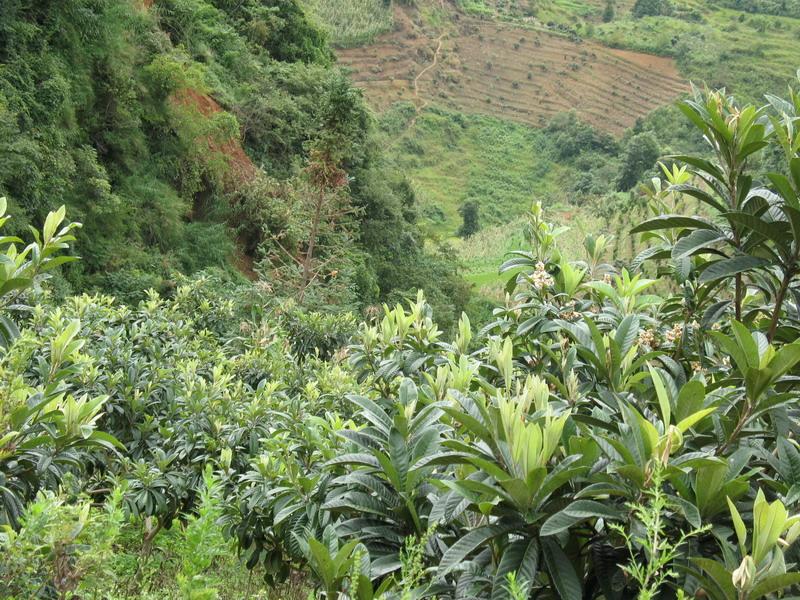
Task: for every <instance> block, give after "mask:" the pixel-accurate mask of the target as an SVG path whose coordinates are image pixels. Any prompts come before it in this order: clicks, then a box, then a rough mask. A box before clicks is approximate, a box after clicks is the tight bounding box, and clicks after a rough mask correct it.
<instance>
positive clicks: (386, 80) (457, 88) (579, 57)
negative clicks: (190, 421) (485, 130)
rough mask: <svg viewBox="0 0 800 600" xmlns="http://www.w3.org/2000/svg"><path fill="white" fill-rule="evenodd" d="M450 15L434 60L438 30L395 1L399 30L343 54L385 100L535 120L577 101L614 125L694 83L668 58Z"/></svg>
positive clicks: (589, 115)
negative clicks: (421, 22) (423, 24)
mask: <svg viewBox="0 0 800 600" xmlns="http://www.w3.org/2000/svg"><path fill="white" fill-rule="evenodd" d="M451 16H452V21H451V26H450V27H448V28H447V30H446V31H447V32H446V34H445V35H444V37H443V38H442V45H441V50H440V52H439V55H438V57H437V60H436V64H435V65H434V66H432V65H433V60H434V51H435V49H436V48H437V46H438V39H437V38H438V36H439V35H440V34H439V33H438V32H437V33H434V32H431V31H427V30H425V29H424V28H422V27H420V26H419V24H418V23H415V21H414V20H413V15H410V14H409V13H408V12H407V9H404V8H397V9H396V14H395V23H396V26H395V27H396V28H395V31H393V32H391V33H388V34H385V35H383V36H380V37H379V38H378V39H377V40H376V43H374V44H372V45H368V46H365V47H361V48H352V49H347V50H343V51H341V52H340V54H339V58H340V62H341V63H342V64H343V65H344V66H345V67H347V68H348V69H350V70H351V73H352V77H353V79H354V81H355V82H356V83H357V84H358V85H359V86H360V87H362V88H364V89H365V91H366V94H367V96H368V98H369V99H370V101H371V102H372V104H373V105H374V106H376V108H378V109H383V108H386V107H387V106H389V105H391V104H392V103H393V102H396V101H397V100H412V101H414V102H416V103H417V105H418V106H423V105H426V104H427V103H429V102H434V103H437V104H440V105H443V106H447V107H449V108H453V109H456V110H460V111H464V112H472V113H486V114H491V115H495V116H500V117H503V118H509V119H513V120H517V121H522V122H525V123H528V124H532V125H541V124H543V123H544V122H546V120H547V119H548V118H550V117H551V116H552V115H554V114H557V113H559V112H563V111H567V110H575V111H576V112H577V114H578V115H579V116H580V117H581V118H582V119H584V120H585V121H587V122H589V123H591V124H592V125H594V126H596V127H598V128H599V129H602V130H604V131H608V132H610V133H614V134H619V133H621V132H622V131H623V130H625V129H626V128H628V127H630V126H632V125H633V124H634V123H635V122H636V119H637V118H639V117H641V116H644V115H646V114H647V113H648V112H650V111H652V110H653V109H655V108H657V107H659V106H661V105H663V104H666V103H669V102H670V101H672V100H673V99H674V98H675V97H676V95H677V94H680V93H681V92H682V91H683V90H685V89H687V84H686V82H685V81H683V80H682V79H681V78H680V76H679V74H678V72H677V70H676V68H675V65H674V63H673V62H672V61H671V60H670V59H667V58H662V57H656V56H650V55H645V54H639V53H635V52H628V51H621V50H613V49H610V48H606V47H604V46H601V45H599V44H596V43H593V42H587V41H582V40H577V39H570V38H568V37H566V36H564V35H560V34H557V33H552V32H548V31H543V30H538V29H530V28H525V27H521V26H518V25H514V24H511V23H499V22H492V21H484V20H480V19H474V18H471V17H466V16H464V15H457V14H453V15H451ZM423 71H424V72H423ZM421 73H422V75H421V76H420V74H421ZM417 78H418V84H417V90H415V89H414V85H413V82H414V80H415V79H417Z"/></svg>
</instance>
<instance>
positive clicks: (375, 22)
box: [303, 0, 394, 47]
mask: <svg viewBox="0 0 800 600" xmlns="http://www.w3.org/2000/svg"><path fill="white" fill-rule="evenodd" d="M303 4H304V6H305V7H306V9H307V10H308V11H309V13H310V14H311V15H312V16H313V18H314V19H315V20H316V21H317V22H318V23H319V24H320V25H321V26H322V27H323V28H324V29H325V31H327V32H328V35H329V36H330V39H331V42H332V43H333V44H334V45H336V46H342V47H348V46H358V45H360V44H366V43H369V42H371V41H372V40H373V39H374V38H375V36H377V35H379V34H381V33H383V32H385V31H389V30H390V29H391V28H392V25H393V24H394V19H393V17H392V8H391V5H387V4H386V3H385V2H384V1H383V0H303Z"/></svg>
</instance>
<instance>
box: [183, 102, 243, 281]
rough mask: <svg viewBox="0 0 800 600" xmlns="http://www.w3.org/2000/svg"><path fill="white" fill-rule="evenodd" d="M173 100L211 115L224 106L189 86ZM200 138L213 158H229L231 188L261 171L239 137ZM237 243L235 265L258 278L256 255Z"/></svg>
mask: <svg viewBox="0 0 800 600" xmlns="http://www.w3.org/2000/svg"><path fill="white" fill-rule="evenodd" d="M172 102H174V103H176V104H179V105H181V106H186V107H189V108H193V109H194V110H197V111H198V112H199V113H200V114H201V115H203V116H204V117H210V116H212V115H214V114H216V113H219V112H222V110H223V108H222V107H221V106H220V105H219V104H218V103H217V101H216V100H214V99H213V98H212V97H211V96H208V95H207V94H202V93H200V92H198V91H197V90H193V89H189V88H187V89H183V90H179V91H178V92H176V93H175V94H174V95H173V97H172ZM198 142H200V143H205V144H206V145H207V147H208V149H209V151H210V152H211V154H212V157H210V160H214V159H215V158H217V157H220V156H221V157H223V158H224V159H225V160H226V161H227V163H228V170H227V174H226V179H225V186H226V187H227V188H230V189H233V188H235V187H236V186H237V185H240V184H243V183H246V182H248V181H250V180H251V179H253V178H254V177H255V176H256V175H257V173H258V171H259V168H258V167H256V165H255V164H253V161H251V160H250V157H249V156H247V154H246V153H245V151H244V148H242V144H241V142H240V141H239V139H238V138H231V139H229V140H224V141H219V140H213V139H206V140H198ZM236 246H237V247H236V252H235V254H234V255H233V257H231V262H232V263H233V266H234V267H235V268H236V269H237V270H238V271H239V272H240V273H242V274H243V275H244V276H245V277H247V278H248V279H250V280H256V279H258V274H257V273H256V272H255V269H254V260H253V257H252V256H249V255H248V254H247V253H245V252H244V251H243V250H242V244H241V242H240V241H239V240H237V243H236Z"/></svg>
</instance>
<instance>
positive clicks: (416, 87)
mask: <svg viewBox="0 0 800 600" xmlns="http://www.w3.org/2000/svg"><path fill="white" fill-rule="evenodd" d="M446 35H447V34H446V33H442V34H441V35H440V36H439V37H438V38H436V51H435V52H434V53H433V62H431V64H429V65H428V66H427V67H425V68H424V69H422V71H420V72H419V73H417V76H416V77H414V105H415V106H416V109H417V114H416V115H415V116H414V118H413V119H411V123H410V127H414V125H416V124H417V116H419V114H420V113H421V112H422V111H423V109H424V108H425V107H426V106H428V100H427V98H423V99H420V97H419V80H420V78H421V77H422V76H423V75H425V73H427V72H428V71H430V70H431V69H434V68H436V65H438V64H439V55H440V54H441V52H442V43H443V42H444V38H445V36H446ZM420 100H422V103H421V104H420Z"/></svg>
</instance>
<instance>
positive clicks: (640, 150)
mask: <svg viewBox="0 0 800 600" xmlns="http://www.w3.org/2000/svg"><path fill="white" fill-rule="evenodd" d="M660 156H661V148H660V147H659V144H658V140H657V139H656V137H655V136H654V135H653V134H652V133H649V132H644V133H639V134H636V135H634V136H633V137H631V138H630V139H629V140H628V142H627V143H626V144H625V151H624V153H623V156H622V168H621V170H620V174H619V177H618V179H617V189H618V190H620V191H627V190H630V189H631V188H632V187H634V186H635V185H636V184H637V183H638V182H639V181H640V179H641V178H642V175H644V174H645V173H646V172H647V171H649V170H650V169H652V168H653V167H654V166H655V164H656V161H657V160H658V158H659V157H660Z"/></svg>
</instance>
